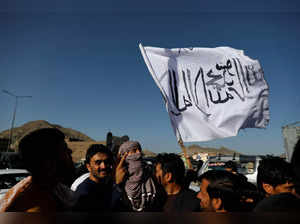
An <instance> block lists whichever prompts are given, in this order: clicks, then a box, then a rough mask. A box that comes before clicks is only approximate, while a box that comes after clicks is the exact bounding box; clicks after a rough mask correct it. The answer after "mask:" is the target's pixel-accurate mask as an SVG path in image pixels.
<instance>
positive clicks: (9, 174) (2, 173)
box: [0, 169, 30, 199]
mask: <svg viewBox="0 0 300 224" xmlns="http://www.w3.org/2000/svg"><path fill="white" fill-rule="evenodd" d="M29 175H30V174H29V172H28V171H27V170H24V169H0V199H1V198H2V197H4V195H5V193H6V192H7V191H8V190H9V189H10V188H11V187H13V186H14V185H16V184H17V183H18V182H19V181H21V180H23V179H24V178H25V177H27V176H29Z"/></svg>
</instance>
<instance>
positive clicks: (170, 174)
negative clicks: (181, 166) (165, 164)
mask: <svg viewBox="0 0 300 224" xmlns="http://www.w3.org/2000/svg"><path fill="white" fill-rule="evenodd" d="M165 180H166V181H167V182H168V183H169V182H171V180H172V173H170V172H168V173H166V174H165Z"/></svg>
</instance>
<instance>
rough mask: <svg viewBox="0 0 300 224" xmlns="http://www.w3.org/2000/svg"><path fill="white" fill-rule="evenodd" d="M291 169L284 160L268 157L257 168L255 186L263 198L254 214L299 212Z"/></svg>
mask: <svg viewBox="0 0 300 224" xmlns="http://www.w3.org/2000/svg"><path fill="white" fill-rule="evenodd" d="M294 182H295V174H294V171H293V167H292V165H291V164H290V163H288V162H286V161H285V160H283V159H281V158H279V157H274V156H268V157H266V158H264V159H262V160H261V161H260V163H259V166H258V174H257V186H258V189H259V191H260V192H261V193H262V194H264V196H265V198H264V199H263V200H262V201H260V202H259V203H258V204H257V206H256V207H255V209H254V211H255V212H274V211H282V212H283V211H284V212H287V211H289V212H291V211H299V210H300V199H298V198H297V197H296V196H295V195H294V194H295V186H294Z"/></svg>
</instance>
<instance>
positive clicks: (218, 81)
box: [140, 44, 269, 142]
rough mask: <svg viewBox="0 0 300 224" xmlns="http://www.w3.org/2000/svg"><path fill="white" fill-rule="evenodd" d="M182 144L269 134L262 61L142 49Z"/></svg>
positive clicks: (238, 53) (223, 50)
mask: <svg viewBox="0 0 300 224" xmlns="http://www.w3.org/2000/svg"><path fill="white" fill-rule="evenodd" d="M140 50H141V52H142V55H143V57H144V60H145V62H146V65H147V67H148V69H149V71H150V73H151V75H152V77H153V79H154V81H155V82H156V84H157V86H158V87H159V89H160V91H161V92H162V95H163V97H164V100H165V103H166V108H167V111H168V113H169V116H170V120H171V124H172V127H173V129H174V131H175V134H176V137H177V139H178V140H180V139H181V140H182V141H184V142H193V141H208V140H213V139H218V138H225V137H231V136H236V135H237V133H238V131H239V130H240V129H244V128H265V127H266V126H267V124H268V122H269V104H268V95H269V89H268V85H267V83H266V81H265V80H264V74H263V70H262V68H261V66H260V64H259V62H258V60H253V59H251V58H249V57H247V56H246V55H244V52H243V51H242V50H236V49H233V48H230V47H217V48H176V49H165V48H155V47H145V48H144V47H143V46H142V45H141V44H140Z"/></svg>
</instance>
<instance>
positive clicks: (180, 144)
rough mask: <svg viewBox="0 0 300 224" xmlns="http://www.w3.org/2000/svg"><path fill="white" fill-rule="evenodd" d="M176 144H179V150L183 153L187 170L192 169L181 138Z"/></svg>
mask: <svg viewBox="0 0 300 224" xmlns="http://www.w3.org/2000/svg"><path fill="white" fill-rule="evenodd" d="M178 144H179V146H180V148H181V150H182V152H183V156H184V158H185V160H186V163H187V166H188V168H189V169H193V167H192V163H191V161H190V159H189V157H188V155H187V150H186V147H185V146H184V144H183V141H182V139H181V138H180V139H179V140H178Z"/></svg>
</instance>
